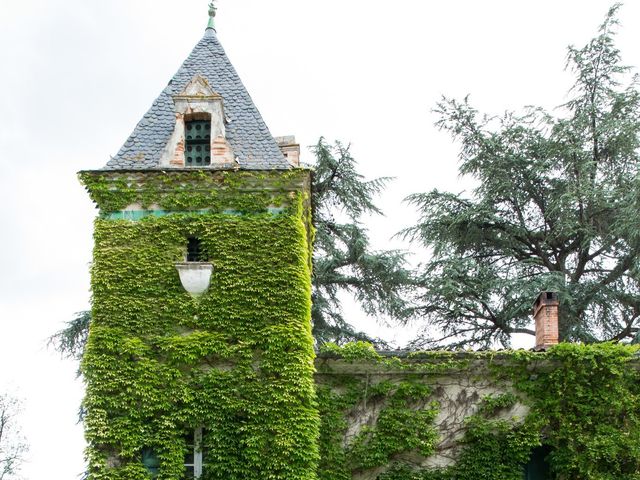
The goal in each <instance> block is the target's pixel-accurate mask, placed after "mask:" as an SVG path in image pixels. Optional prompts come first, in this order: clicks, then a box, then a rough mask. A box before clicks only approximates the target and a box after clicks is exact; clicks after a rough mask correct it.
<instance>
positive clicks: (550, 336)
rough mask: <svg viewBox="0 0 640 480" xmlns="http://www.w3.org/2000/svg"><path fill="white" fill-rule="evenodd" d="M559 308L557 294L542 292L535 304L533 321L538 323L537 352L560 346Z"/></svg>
mask: <svg viewBox="0 0 640 480" xmlns="http://www.w3.org/2000/svg"><path fill="white" fill-rule="evenodd" d="M559 306H560V302H559V300H558V294H557V293H556V292H542V293H541V294H540V295H538V298H537V299H536V301H535V303H534V304H533V319H534V320H535V322H536V347H535V350H546V349H548V348H549V347H551V346H553V345H557V344H558V340H559V329H558V310H559V308H558V307H559Z"/></svg>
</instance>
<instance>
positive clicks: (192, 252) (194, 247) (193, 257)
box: [187, 237, 206, 262]
mask: <svg viewBox="0 0 640 480" xmlns="http://www.w3.org/2000/svg"><path fill="white" fill-rule="evenodd" d="M205 261H206V258H205V255H204V253H203V251H202V240H200V239H199V238H197V237H189V238H188V239H187V262H205Z"/></svg>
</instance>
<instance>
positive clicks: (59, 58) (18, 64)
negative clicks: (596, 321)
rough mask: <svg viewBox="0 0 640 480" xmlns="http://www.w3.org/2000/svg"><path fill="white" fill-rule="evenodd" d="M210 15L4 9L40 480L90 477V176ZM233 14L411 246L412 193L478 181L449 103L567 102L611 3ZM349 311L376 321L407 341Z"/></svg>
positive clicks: (7, 166) (39, 1)
mask: <svg viewBox="0 0 640 480" xmlns="http://www.w3.org/2000/svg"><path fill="white" fill-rule="evenodd" d="M206 4H207V0H181V1H175V0H174V1H169V0H153V1H152V0H126V1H125V0H109V1H98V0H64V1H63V0H21V1H17V0H0V72H1V74H0V92H1V93H0V182H1V183H2V185H1V187H0V219H1V220H2V222H3V224H4V226H3V227H2V232H3V235H2V245H1V246H2V248H0V265H2V271H1V273H0V321H1V322H2V325H1V328H0V391H10V392H12V393H13V394H16V395H18V396H20V397H22V398H23V399H24V401H25V412H24V414H23V416H22V423H23V427H24V432H25V434H26V436H27V437H28V439H29V441H30V443H31V452H30V454H29V457H28V462H27V464H26V465H25V467H24V475H25V478H27V479H30V480H52V479H53V480H58V479H60V480H63V479H73V478H76V476H77V475H78V474H79V473H80V472H82V470H83V466H84V462H83V445H84V443H83V438H82V428H81V427H80V426H78V425H76V418H77V416H76V414H77V411H78V407H79V404H80V401H81V398H82V384H81V383H80V382H79V381H77V380H75V379H74V377H75V369H76V365H74V364H73V363H71V362H68V361H62V360H60V359H59V358H58V356H57V355H56V354H55V353H54V352H51V351H48V350H47V349H46V348H45V339H46V338H47V337H48V336H49V335H51V334H52V333H53V332H55V331H56V330H58V329H60V328H61V327H62V326H63V323H64V322H65V321H66V320H69V319H70V318H71V317H72V315H73V313H74V312H76V311H79V310H84V309H87V308H88V307H89V298H90V293H89V276H88V265H89V262H90V259H91V248H92V240H91V234H92V221H93V218H94V216H95V210H94V208H93V206H92V204H91V203H90V201H89V198H88V196H87V195H86V193H85V192H84V191H83V189H82V188H81V186H80V185H79V183H78V181H77V178H76V172H77V171H78V170H81V169H92V168H99V167H101V166H103V165H104V163H105V162H106V161H107V160H108V158H109V155H114V154H115V153H116V152H117V151H118V149H119V147H120V145H121V144H122V143H123V142H124V140H125V139H126V138H127V136H128V135H129V133H130V132H131V130H132V129H133V127H134V125H135V124H136V122H137V121H138V120H139V119H140V118H141V117H142V115H143V114H144V112H145V111H146V110H147V109H148V108H149V106H150V105H151V103H152V102H153V100H154V99H155V97H156V96H157V95H158V94H159V93H160V91H161V90H162V89H163V88H164V86H165V85H166V83H167V82H168V80H169V79H170V78H171V76H172V75H173V74H174V73H175V71H176V70H177V69H178V67H179V66H180V64H181V62H182V61H183V60H184V59H185V58H186V57H187V55H188V54H189V52H190V51H191V49H192V48H193V46H194V45H195V44H196V43H197V41H198V40H199V39H200V37H201V36H202V34H203V33H204V28H205V26H206V23H207V5H206ZM218 4H219V15H218V18H217V24H218V37H219V38H220V40H221V42H222V44H223V45H224V47H225V49H226V51H227V54H228V55H229V58H230V59H231V62H232V63H233V64H234V65H235V67H236V69H237V70H238V72H239V74H240V77H241V78H242V79H243V81H244V83H245V85H246V86H247V88H248V90H249V92H250V94H251V95H252V97H253V99H254V101H255V103H256V105H257V106H258V108H259V110H260V111H261V113H262V115H263V117H264V118H265V121H266V122H267V125H268V126H269V128H270V129H271V132H272V133H273V134H274V135H290V134H294V135H296V137H297V139H298V140H299V141H300V143H301V144H302V145H303V146H307V145H311V144H313V143H314V142H316V141H317V139H318V137H320V136H321V135H323V136H325V137H327V138H328V139H331V140H333V139H340V140H343V141H345V142H351V143H352V151H353V153H354V155H355V157H356V158H357V159H358V160H359V162H360V167H361V171H362V172H363V173H364V174H365V175H366V176H368V177H370V178H372V177H377V176H394V177H396V180H395V182H394V183H393V184H392V185H391V187H390V188H389V189H388V191H387V193H386V194H385V195H384V197H383V198H382V199H381V202H380V203H381V205H382V206H383V207H384V209H385V211H386V212H387V214H388V215H387V217H386V218H384V219H373V220H372V221H371V223H370V224H369V226H370V229H371V231H372V237H373V239H374V241H375V243H376V245H378V246H380V247H388V246H396V247H405V246H404V245H402V244H400V243H399V242H398V241H396V240H393V241H390V240H389V238H390V237H391V236H392V235H393V234H394V233H395V232H397V231H398V230H400V229H401V228H403V227H406V226H408V225H411V224H412V223H413V222H414V221H415V218H416V215H415V212H413V211H412V210H411V209H410V208H408V207H407V206H404V205H403V204H402V203H401V202H402V198H404V197H405V196H406V195H407V194H409V193H412V192H419V191H427V190H430V189H432V188H435V187H438V188H441V189H449V190H454V191H460V190H462V189H463V188H464V187H465V185H468V183H465V182H464V181H461V180H460V179H459V178H458V177H457V170H456V169H457V158H456V154H457V150H456V146H455V144H453V143H452V142H451V141H450V139H449V138H448V137H447V135H446V134H444V133H442V132H438V131H437V130H436V129H435V128H434V127H433V123H434V121H435V117H434V115H433V114H432V113H431V109H432V108H433V107H434V105H435V103H436V102H437V100H438V99H439V98H440V96H441V95H443V94H444V95H447V96H451V97H458V98H461V97H463V96H465V95H466V94H469V93H470V94H471V100H472V102H473V103H474V104H475V105H476V106H477V107H478V108H479V109H480V110H481V111H486V112H490V113H499V112H501V111H503V110H504V109H519V108H521V107H523V106H525V105H541V106H544V107H547V108H552V107H554V106H556V105H559V104H561V103H563V101H565V100H566V98H567V97H566V93H567V89H568V87H569V86H570V84H571V76H570V75H569V74H568V73H566V72H564V71H563V67H564V63H565V55H566V46H567V45H569V44H576V45H578V46H581V45H583V44H584V43H585V42H586V41H588V40H589V39H590V38H591V37H592V36H593V34H594V33H595V32H596V28H597V26H598V25H599V24H600V22H601V21H602V19H603V17H604V14H605V12H606V10H607V9H608V7H609V6H610V4H611V3H610V2H609V1H606V0H555V1H551V0H537V1H535V2H533V1H526V2H525V1H516V0H502V1H501V0H483V1H481V2H480V1H477V0H457V1H449V2H444V1H439V2H434V1H426V0H422V1H418V0H396V1H394V2H391V1H388V0H387V1H382V0H366V1H365V0H341V1H338V0H323V1H311V0H274V1H265V0H233V1H232V0H220V1H219V2H218ZM620 16H621V20H622V28H621V31H620V34H619V37H618V45H619V47H620V48H621V50H622V55H623V59H624V61H625V62H626V63H627V64H628V65H632V66H637V65H640V50H639V46H640V2H631V1H630V2H628V5H625V6H624V7H623V9H622V11H621V15H620ZM303 160H306V161H310V160H311V158H310V156H309V155H308V154H304V155H303ZM420 255H421V253H420V252H418V253H417V254H416V257H415V259H416V261H419V260H420ZM351 310H352V309H349V311H350V313H352V315H353V318H354V321H356V322H357V323H358V324H359V325H360V326H361V327H362V328H367V329H369V330H370V331H375V332H378V333H381V334H383V335H386V336H387V337H388V338H391V339H396V340H398V341H400V340H403V339H405V338H406V336H407V334H406V333H398V332H399V330H397V329H386V330H385V329H379V328H377V327H376V326H375V324H372V323H371V322H370V321H367V320H366V319H363V318H361V316H359V315H358V313H357V311H355V310H354V311H353V312H351ZM367 322H368V323H367ZM524 345H526V342H524Z"/></svg>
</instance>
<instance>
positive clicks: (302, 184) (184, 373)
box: [80, 6, 318, 480]
mask: <svg viewBox="0 0 640 480" xmlns="http://www.w3.org/2000/svg"><path fill="white" fill-rule="evenodd" d="M214 16H215V8H213V6H212V7H211V9H210V17H211V18H210V22H209V27H208V28H207V29H206V31H205V34H204V37H203V38H202V40H200V42H199V43H198V44H197V45H196V46H195V48H194V49H193V51H192V52H191V54H190V55H189V57H188V58H187V59H186V60H185V62H184V63H183V64H182V66H181V67H180V69H179V70H178V72H177V73H176V75H175V76H174V77H173V78H172V79H171V80H170V82H169V84H168V86H167V87H166V88H165V89H164V91H163V92H162V93H161V94H160V96H159V97H158V98H157V99H156V101H155V102H154V103H153V105H152V106H151V108H150V110H149V111H148V112H147V113H146V114H145V115H144V117H143V118H142V120H141V121H140V122H139V123H138V125H137V126H136V127H135V129H134V131H133V133H132V134H131V136H130V137H129V138H128V139H127V140H126V142H125V143H124V145H123V146H122V148H121V149H120V151H119V152H118V154H117V155H116V156H115V157H113V158H112V159H111V160H110V161H109V162H108V163H107V164H106V166H105V167H104V168H103V169H101V170H92V171H83V172H80V178H81V181H82V182H83V184H84V185H85V186H86V188H87V190H88V192H89V194H90V196H91V198H92V199H93V201H94V202H95V203H96V205H97V207H98V208H99V211H100V213H99V216H98V218H97V219H96V222H95V247H94V258H93V264H92V269H91V274H92V291H93V305H92V325H91V331H90V335H89V340H88V344H87V349H86V354H85V357H84V359H83V363H82V371H83V374H84V377H85V379H86V386H87V393H86V398H85V401H84V409H85V412H86V415H85V420H84V421H85V425H86V437H87V441H88V447H87V458H88V461H89V478H91V479H123V480H124V479H126V480H135V479H140V480H142V479H148V478H158V479H181V478H201V479H224V480H233V479H238V480H240V479H242V480H249V479H273V480H277V479H282V480H284V479H286V480H294V479H312V478H314V477H315V466H316V463H317V445H316V441H317V431H318V413H317V408H316V404H315V396H314V386H313V371H314V366H313V357H314V353H313V340H312V337H311V325H310V304H311V301H310V291H311V225H310V218H311V214H310V199H309V196H310V172H309V170H308V169H305V168H300V167H299V166H298V165H297V158H298V156H297V153H298V152H297V151H296V149H295V146H294V148H292V143H295V142H292V141H291V138H290V137H288V138H287V139H286V140H287V141H286V142H285V143H287V145H286V148H283V149H282V150H281V148H280V147H279V145H278V142H277V141H276V140H275V139H274V138H273V137H272V136H271V134H270V133H269V130H268V129H267V127H266V125H265V124H264V122H263V120H262V117H261V116H260V114H259V112H258V110H257V109H256V107H255V105H254V104H253V102H252V100H251V97H250V96H249V94H248V93H247V91H246V90H245V87H244V86H243V84H242V82H241V81H240V79H239V78H238V75H237V73H236V72H235V70H234V68H233V66H232V65H231V63H230V62H229V60H228V58H227V56H226V54H225V52H224V50H223V48H222V46H221V44H220V42H219V41H218V39H217V36H216V32H215V27H214V23H213V18H214ZM283 151H284V152H285V153H284V154H283Z"/></svg>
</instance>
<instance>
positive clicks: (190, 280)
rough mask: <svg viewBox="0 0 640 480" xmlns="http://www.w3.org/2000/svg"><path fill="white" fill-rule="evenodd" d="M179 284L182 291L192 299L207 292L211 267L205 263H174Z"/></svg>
mask: <svg viewBox="0 0 640 480" xmlns="http://www.w3.org/2000/svg"><path fill="white" fill-rule="evenodd" d="M176 268H177V269H178V275H180V282H181V283H182V286H183V287H184V289H185V290H186V291H187V292H189V293H190V294H191V295H193V296H194V297H198V296H200V295H202V294H203V293H204V292H206V291H207V288H209V283H210V282H211V273H212V272H213V265H212V264H210V263H207V262H181V263H176Z"/></svg>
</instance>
